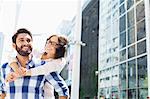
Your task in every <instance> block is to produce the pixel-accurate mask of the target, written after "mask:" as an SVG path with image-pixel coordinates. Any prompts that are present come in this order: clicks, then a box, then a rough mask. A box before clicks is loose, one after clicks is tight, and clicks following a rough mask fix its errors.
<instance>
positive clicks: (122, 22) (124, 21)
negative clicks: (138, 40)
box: [119, 15, 126, 33]
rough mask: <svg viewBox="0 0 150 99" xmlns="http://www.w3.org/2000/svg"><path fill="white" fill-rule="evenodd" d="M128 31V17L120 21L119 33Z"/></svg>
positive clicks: (123, 17)
mask: <svg viewBox="0 0 150 99" xmlns="http://www.w3.org/2000/svg"><path fill="white" fill-rule="evenodd" d="M125 29H126V15H124V16H122V17H121V18H120V19H119V31H120V33H121V32H122V31H124V30H125Z"/></svg>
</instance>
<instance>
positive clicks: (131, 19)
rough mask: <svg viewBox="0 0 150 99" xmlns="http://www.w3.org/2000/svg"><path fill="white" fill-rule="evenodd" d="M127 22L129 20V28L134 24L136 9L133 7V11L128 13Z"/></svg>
mask: <svg viewBox="0 0 150 99" xmlns="http://www.w3.org/2000/svg"><path fill="white" fill-rule="evenodd" d="M127 22H128V24H127V25H128V28H130V27H133V26H134V9H132V10H131V11H129V12H128V13H127Z"/></svg>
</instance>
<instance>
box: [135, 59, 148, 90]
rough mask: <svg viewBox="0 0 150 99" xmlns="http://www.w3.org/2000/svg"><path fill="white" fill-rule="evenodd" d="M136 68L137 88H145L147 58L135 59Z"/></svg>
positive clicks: (146, 84)
mask: <svg viewBox="0 0 150 99" xmlns="http://www.w3.org/2000/svg"><path fill="white" fill-rule="evenodd" d="M137 66H138V87H147V86H148V78H147V56H143V57H140V58H138V59H137Z"/></svg>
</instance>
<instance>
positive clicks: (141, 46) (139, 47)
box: [137, 40, 146, 55]
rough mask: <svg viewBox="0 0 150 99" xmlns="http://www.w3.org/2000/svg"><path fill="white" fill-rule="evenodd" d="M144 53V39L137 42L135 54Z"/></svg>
mask: <svg viewBox="0 0 150 99" xmlns="http://www.w3.org/2000/svg"><path fill="white" fill-rule="evenodd" d="M143 53H146V40H144V41H142V42H139V43H138V44H137V55H140V54H143Z"/></svg>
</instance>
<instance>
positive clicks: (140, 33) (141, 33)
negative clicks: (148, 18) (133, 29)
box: [137, 20, 146, 40]
mask: <svg viewBox="0 0 150 99" xmlns="http://www.w3.org/2000/svg"><path fill="white" fill-rule="evenodd" d="M145 31H146V30H145V20H143V21H141V22H139V23H138V24H137V40H140V39H142V38H144V37H145V36H146V33H145Z"/></svg>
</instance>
